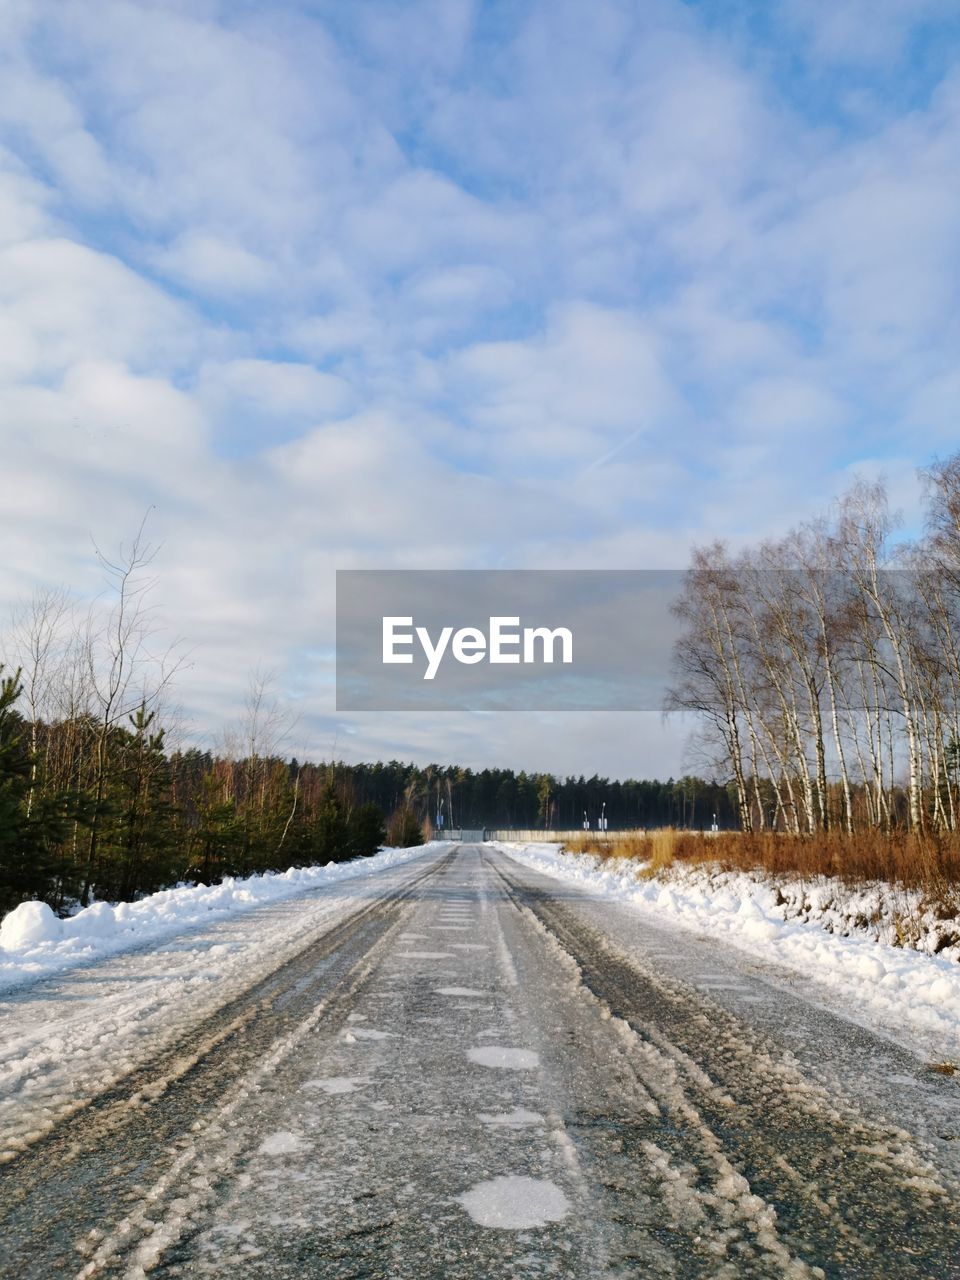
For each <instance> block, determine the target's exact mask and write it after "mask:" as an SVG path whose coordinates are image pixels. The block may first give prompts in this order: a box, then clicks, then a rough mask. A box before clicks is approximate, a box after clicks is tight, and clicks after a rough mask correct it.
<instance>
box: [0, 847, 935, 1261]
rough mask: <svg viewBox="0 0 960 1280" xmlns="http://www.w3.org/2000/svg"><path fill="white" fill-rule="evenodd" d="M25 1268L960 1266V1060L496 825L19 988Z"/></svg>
mask: <svg viewBox="0 0 960 1280" xmlns="http://www.w3.org/2000/svg"><path fill="white" fill-rule="evenodd" d="M0 1045H2V1049H0V1055H2V1056H0V1149H3V1150H5V1151H6V1152H7V1156H8V1158H7V1163H6V1164H4V1165H0V1274H2V1275H3V1276H4V1277H7V1276H9V1277H18V1278H20V1277H23V1278H24V1280H29V1278H30V1277H43V1278H44V1280H47V1278H48V1277H53V1276H57V1277H59V1276H98V1275H123V1276H130V1277H135V1276H142V1275H144V1274H155V1275H160V1276H191V1277H192V1276H203V1275H210V1276H231V1277H233V1276H240V1277H247V1276H249V1277H254V1276H291V1277H294V1276H297V1277H299V1276H317V1277H347V1276H382V1277H404V1276H418V1277H427V1276H437V1277H440V1276H447V1277H460V1276H462V1277H488V1276H501V1275H502V1276H549V1275H557V1276H575V1277H581V1276H583V1277H586V1276H637V1275H642V1276H675V1277H693V1276H704V1277H706V1276H710V1277H729V1278H730V1280H734V1278H737V1277H754V1276H756V1277H761V1276H763V1277H775V1276H783V1275H787V1276H797V1277H802V1276H816V1275H827V1276H831V1277H834V1276H850V1277H853V1276H856V1277H884V1278H890V1280H896V1278H898V1277H904V1278H911V1277H916V1278H917V1280H920V1278H921V1277H922V1278H924V1280H934V1278H936V1277H957V1276H960V1221H958V1215H960V1151H958V1148H960V1090H958V1086H957V1084H956V1082H955V1080H953V1079H951V1078H948V1077H945V1076H940V1075H937V1074H935V1073H931V1072H930V1071H929V1070H927V1069H926V1064H925V1062H924V1060H923V1059H922V1058H919V1057H914V1056H913V1055H912V1054H911V1053H910V1052H909V1050H908V1049H906V1048H904V1047H902V1046H898V1045H896V1044H895V1043H893V1042H892V1041H888V1040H886V1039H881V1038H879V1037H878V1036H877V1035H875V1034H874V1033H872V1032H870V1031H868V1030H866V1029H865V1028H863V1027H860V1026H857V1025H855V1024H853V1023H850V1022H847V1021H845V1020H844V1019H843V1018H841V1017H839V1016H837V1015H836V1014H835V1013H831V1012H828V1011H827V1010H824V1009H821V1008H819V1007H818V1006H817V1005H816V1004H814V1003H811V1001H810V998H809V993H808V992H806V991H804V990H803V989H802V988H798V986H797V985H796V984H795V983H794V984H793V985H791V983H790V980H789V977H788V976H786V977H785V976H784V974H782V973H778V972H774V971H772V970H767V969H765V968H764V966H763V965H762V964H761V963H759V962H758V961H756V960H755V959H754V958H751V957H749V956H744V955H743V954H741V953H738V952H736V951H734V950H733V949H731V948H729V947H727V946H725V944H724V943H722V942H718V941H716V940H711V939H709V938H706V937H700V936H698V935H696V934H695V933H691V932H689V931H684V930H682V929H677V928H675V927H669V926H666V925H664V926H663V927H661V926H660V925H656V926H654V925H653V924H652V923H651V922H650V920H649V919H648V918H644V919H640V918H638V916H637V915H636V914H635V913H631V912H630V911H629V910H627V909H626V908H625V907H622V906H618V905H616V904H612V903H609V902H604V901H602V900H599V899H597V898H596V896H591V895H590V894H587V893H584V892H583V891H582V890H581V889H579V888H578V887H577V886H574V885H566V884H562V883H558V881H557V880H556V879H550V878H547V877H546V876H544V875H542V874H540V873H538V872H537V871H536V870H534V869H531V868H530V867H527V866H524V865H521V864H520V863H518V862H517V861H515V860H513V859H511V858H509V857H507V856H505V855H504V854H503V853H502V852H498V851H496V850H493V849H491V848H489V847H477V846H467V847H462V848H460V849H457V850H447V849H443V848H438V847H436V846H434V847H433V848H431V849H429V850H428V851H427V852H425V853H424V854H423V855H422V856H421V857H417V858H415V859H413V860H411V861H409V862H407V863H405V864H402V865H397V866H393V867H390V868H387V869H385V870H384V871H383V872H381V873H378V874H377V875H376V876H370V877H367V878H364V879H358V880H356V881H350V882H347V883H344V884H339V885H334V886H330V887H329V888H328V889H323V890H319V891H314V892H312V893H310V894H307V895H305V896H304V897H302V898H298V899H293V900H290V901H287V902H284V903H280V904H275V905H272V906H269V907H265V908H262V909H258V910H254V911H251V912H249V913H247V914H245V915H243V916H240V917H237V918H235V919H230V920H228V921H225V922H221V923H219V924H216V925H214V926H212V927H206V928H204V929H200V930H193V931H191V932H189V933H186V934H183V935H181V936H180V937H178V938H176V939H168V940H166V941H164V942H163V943H162V944H160V945H157V946H155V947H153V948H151V949H149V950H142V951H139V952H136V953H132V954H128V955H124V956H118V957H114V958H113V959H111V960H107V961H104V962H102V963H98V964H95V965H90V966H88V967H85V968H83V969H79V970H72V971H70V972H68V973H66V974H62V975H59V976H56V977H50V978H45V979H43V980H42V981H40V982H37V983H35V984H34V985H33V986H31V987H28V988H26V989H24V990H20V991H11V992H9V993H8V994H7V995H6V997H5V998H4V996H3V993H2V992H0Z"/></svg>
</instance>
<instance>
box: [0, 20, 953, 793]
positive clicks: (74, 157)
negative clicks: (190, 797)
mask: <svg viewBox="0 0 960 1280" xmlns="http://www.w3.org/2000/svg"><path fill="white" fill-rule="evenodd" d="M958 44H960V13H958V10H957V7H956V4H955V3H953V2H949V0H929V2H928V0H872V2H870V3H868V2H867V0H847V2H845V3H842V2H841V3H837V2H834V3H826V2H825V0H824V2H821V0H784V2H783V3H781V4H777V5H768V4H762V3H756V4H748V3H732V2H728V3H702V4H693V3H691V4H680V3H673V2H671V3H665V2H660V0H645V2H644V3H639V2H636V0H635V2H632V3H627V2H626V0H623V2H620V3H609V2H606V0H591V3H590V4H585V3H582V0H578V2H576V3H572V2H565V0H549V2H547V3H532V2H529V3H517V2H512V3H509V4H508V3H468V2H466V0H435V2H423V3H417V2H413V0H409V2H400V0H396V2H393V3H382V2H377V0H370V2H365V3H356V4H344V3H340V2H338V3H334V2H332V0H331V2H330V3H308V4H293V3H283V2H275V3H271V4H269V5H267V4H263V3H236V0H234V2H232V3H229V4H226V3H223V4H218V3H213V2H212V0H190V3H178V2H177V0H164V2H163V3H157V4H152V3H149V2H148V0H136V3H121V2H116V3H114V2H112V0H85V2H84V3H71V0H56V2H55V3H43V2H40V0H33V2H30V0H6V2H5V3H0V62H2V65H0V423H2V426H0V431H2V433H3V445H4V455H3V456H4V465H3V467H2V469H0V503H2V508H0V510H2V515H0V539H2V544H3V546H2V552H3V553H2V556H0V596H2V601H3V602H10V601H12V600H14V599H16V598H18V597H20V596H22V595H23V594H25V593H26V592H29V590H30V589H31V588H32V587H33V585H34V584H35V583H38V582H56V581H66V582H68V583H70V584H71V585H72V586H73V587H74V588H75V589H76V590H77V591H78V592H79V593H80V594H84V593H87V592H90V591H93V590H95V589H96V586H97V578H96V569H95V567H94V566H92V565H91V563H90V557H89V545H90V538H91V536H93V537H95V538H96V540H97V541H98V543H100V544H101V545H103V546H106V547H110V546H114V545H116V543H118V542H119V541H120V540H121V539H122V538H124V537H129V535H130V532H131V531H132V530H133V529H134V528H135V527H136V526H137V524H138V523H139V519H140V517H141V516H142V513H143V511H144V509H145V508H146V506H147V505H148V504H154V506H155V508H156V510H155V512H154V513H153V514H152V515H151V530H152V532H153V535H154V537H155V538H156V539H157V540H158V541H160V542H162V544H163V547H162V551H161V553H160V556H159V558H158V561H157V569H158V573H159V583H158V587H157V602H158V606H159V609H160V612H161V614H162V616H164V617H165V618H166V619H167V620H168V622H169V626H170V628H171V630H172V631H175V632H176V633H177V634H182V635H184V636H186V637H187V638H188V639H189V641H190V643H191V646H192V648H193V665H192V667H191V669H190V671H188V672H186V673H184V676H183V678H182V680H181V698H182V701H183V704H184V708H185V711H186V714H187V719H188V721H189V722H190V723H191V724H192V725H193V728H194V730H195V731H196V732H201V730H202V729H203V727H205V726H210V727H211V728H210V732H211V733H212V732H214V731H215V730H216V728H217V727H218V726H219V725H221V724H222V723H227V722H229V720H230V718H231V716H233V715H235V714H236V710H237V706H238V704H239V702H240V700H241V699H242V696H243V689H244V686H245V684H246V680H247V675H248V673H249V671H250V669H251V668H253V667H254V666H256V665H257V664H258V663H260V664H261V665H262V666H264V667H267V668H273V669H275V670H276V671H277V673H278V676H277V683H278V687H279V688H280V689H281V690H282V689H284V688H286V689H288V690H291V691H293V690H295V691H296V692H297V694H298V697H299V698H300V699H301V703H302V710H303V716H302V720H301V728H300V729H299V730H298V732H299V734H300V736H301V738H302V741H299V742H298V743H297V744H296V746H297V749H298V751H299V752H300V753H301V754H302V753H303V752H304V751H311V752H313V753H314V754H324V753H328V752H329V750H330V748H331V745H332V743H333V742H334V741H335V742H336V744H337V750H338V751H339V752H341V753H342V754H343V755H345V756H347V757H348V758H354V759H356V758H363V757H367V756H371V755H381V754H402V755H411V754H412V755H416V756H417V757H419V758H441V757H454V756H455V757H457V758H460V759H463V760H465V761H467V762H469V763H474V764H483V763H491V762H494V761H497V760H499V761H502V762H504V763H511V764H515V765H521V764H525V765H527V766H528V767H533V768H540V767H542V768H550V769H554V770H556V771H560V772H566V771H568V770H570V771H574V772H579V771H580V770H581V769H584V770H586V771H587V772H592V771H593V769H594V768H597V769H600V770H601V771H607V772H616V773H649V772H661V773H662V772H665V771H669V770H673V771H676V770H677V769H678V768H679V767H680V765H681V745H680V739H679V736H678V734H677V732H676V731H671V730H667V731H664V730H663V729H662V728H661V727H660V725H659V722H656V723H649V724H648V723H641V722H640V721H639V720H638V718H637V717H626V716H624V717H611V716H604V717H594V718H593V719H590V718H586V717H574V716H570V717H565V718H564V717H561V718H555V719H554V720H551V721H550V722H549V723H546V722H535V721H521V719H520V718H519V717H513V718H511V717H476V718H472V719H468V720H464V719H462V718H451V717H440V718H437V717H436V716H426V715H425V716H423V717H419V718H418V717H413V718H411V717H406V718H403V717H397V716H394V717H383V718H382V719H381V720H379V721H377V720H375V719H374V718H372V717H370V716H363V717H354V718H353V719H351V720H347V719H345V718H339V719H338V718H337V717H336V716H335V715H334V714H333V711H332V706H333V703H332V695H331V691H330V669H329V663H328V661H327V658H326V657H325V656H324V655H328V654H329V645H330V642H331V640H332V606H333V573H334V570H335V569H336V568H337V567H341V568H346V567H363V566H370V567H392V566H393V567H417V568H421V567H422V568H430V567H474V566H476V567H485V566H503V567H602V568H644V567H654V566H659V567H676V566H682V565H683V564H684V563H685V562H686V558H687V554H688V551H689V547H690V546H691V544H692V543H694V542H697V541H704V540H708V539H713V538H717V537H720V538H726V539H728V540H729V541H730V542H731V543H732V544H733V545H738V544H740V543H742V542H744V541H749V540H753V539H756V538H759V537H763V536H767V535H772V534H777V533H779V532H783V531H785V529H786V528H787V527H788V526H789V525H790V524H791V523H794V522H796V521H799V520H802V519H804V518H805V517H807V516H809V515H811V514H813V513H815V512H818V511H820V510H821V509H822V508H823V507H824V506H825V505H826V504H827V503H828V502H829V500H830V498H831V497H832V496H833V495H834V494H836V493H837V492H839V491H840V490H841V489H842V488H843V487H844V486H845V484H847V483H848V482H849V480H850V478H851V477H852V476H853V475H854V474H857V473H864V474H867V475H871V476H872V475H875V474H877V473H885V474H886V475H887V476H888V478H889V482H890V487H891V491H892V496H893V499H894V503H895V505H898V506H900V507H902V508H903V509H904V513H905V518H906V521H907V524H908V525H910V524H911V523H915V522H916V520H917V512H918V495H919V489H918V485H917V482H916V476H915V472H916V468H917V466H919V465H922V464H924V463H926V462H928V461H930V460H931V459H932V458H933V457H934V456H935V455H937V454H941V455H942V454H944V453H947V452H950V451H952V450H953V449H954V448H955V446H956V444H957V443H958V432H957V405H958V400H960V371H958V368H957V356H956V353H957V351H958V350H960V333H958V328H960V323H958V314H960V311H958V308H957V305H956V299H957V276H958V246H960V236H958V229H960V217H958V215H960V67H958V59H957V50H958Z"/></svg>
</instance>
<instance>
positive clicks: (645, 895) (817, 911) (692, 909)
mask: <svg viewBox="0 0 960 1280" xmlns="http://www.w3.org/2000/svg"><path fill="white" fill-rule="evenodd" d="M497 847H498V848H500V849H501V850H502V851H503V852H504V853H506V854H508V855H509V856H510V857H511V858H515V859H516V860H517V861H518V862H521V863H523V864H524V865H526V866H528V867H531V868H533V869H534V870H536V871H541V872H543V873H544V874H546V875H549V876H554V877H556V878H558V879H561V880H565V881H572V882H574V883H576V884H578V885H580V886H582V887H583V888H585V889H588V890H590V891H592V892H594V893H597V894H600V895H602V896H603V897H605V898H610V899H614V900H616V901H620V902H624V903H627V904H628V905H629V906H631V907H632V908H634V909H636V910H640V911H644V912H647V913H649V914H651V915H653V916H655V917H657V918H659V919H660V920H661V921H662V922H663V923H665V924H678V925H681V926H683V927H684V928H687V929H694V930H696V931H697V932H698V933H701V934H708V935H710V936H711V937H715V938H721V939H723V941H725V942H728V943H731V944H733V945H734V946H736V947H739V948H741V949H742V950H744V951H748V952H750V953H752V954H753V955H755V956H758V957H760V958H761V959H764V960H768V961H774V962H776V963H777V964H779V965H782V966H785V967H787V968H790V969H794V970H796V971H797V972H798V973H801V974H803V975H805V976H807V977H809V978H811V979H815V980H816V981H817V982H818V983H821V984H822V985H823V986H825V987H827V988H830V989H832V990H833V992H835V994H836V995H837V996H838V997H840V1000H841V1003H842V1007H843V1008H844V1009H845V1010H846V1011H848V1012H852V1011H854V1010H855V1009H856V1006H858V1005H859V1006H860V1008H862V1010H863V1011H864V1013H865V1015H866V1016H867V1017H868V1018H869V1020H870V1021H871V1022H874V1023H877V1024H879V1025H881V1026H883V1027H885V1028H886V1029H887V1030H892V1031H895V1032H897V1033H898V1034H899V1035H900V1037H904V1036H906V1037H909V1035H910V1033H911V1030H913V1031H919V1032H925V1033H928V1034H930V1035H932V1036H933V1037H934V1038H935V1039H936V1040H937V1041H938V1042H939V1041H940V1040H944V1039H945V1040H947V1041H948V1042H949V1043H950V1045H951V1046H952V1049H953V1051H955V1052H956V1051H960V964H958V963H957V959H958V956H957V954H956V948H947V949H944V950H942V951H941V952H940V954H937V955H931V954H924V953H923V952H921V951H917V950H913V949H911V948H909V947H898V946H893V945H891V943H890V941H889V940H884V937H883V935H884V931H885V925H884V915H883V908H882V895H881V894H879V893H878V892H877V891H876V890H865V891H864V892H863V894H861V895H860V896H859V897H857V896H856V895H855V896H854V897H853V898H852V899H851V900H850V901H845V902H843V903H841V901H840V900H839V899H838V898H837V896H836V892H835V890H834V891H833V892H830V891H828V889H827V888H826V887H824V886H822V885H821V886H819V887H818V886H812V887H811V886H810V885H809V884H808V885H806V886H802V885H800V884H799V882H796V883H794V882H784V883H779V882H778V883H774V882H772V881H770V880H769V879H764V878H763V877H761V876H752V875H748V874H746V873H743V872H725V871H719V870H711V869H708V868H705V867H692V868H679V869H673V870H671V871H670V872H668V873H661V874H660V875H659V876H654V877H653V878H651V879H641V878H638V874H637V873H638V871H639V869H640V868H639V867H638V865H637V863H635V862H629V861H627V860H625V859H618V860H611V861H607V862H602V861H601V860H600V859H598V858H595V857H592V856H591V855H589V854H573V853H562V852H561V851H560V847H559V846H558V845H556V844H535V845H517V844H499V845H498V846H497ZM794 889H795V890H796V892H793V890H794ZM891 893H892V891H891ZM851 901H852V902H853V903H854V906H853V908H851V905H850V902H851ZM798 903H799V904H801V906H802V907H803V909H804V912H805V916H804V918H798V917H797V912H798V910H799V908H798ZM851 911H853V912H854V914H855V916H856V917H857V918H860V917H861V916H862V918H864V919H865V920H866V919H867V918H868V917H872V918H873V920H874V923H873V926H872V927H873V931H874V936H871V935H870V933H869V932H868V931H867V930H866V929H856V928H851V927H850V919H851ZM864 913H865V914H864ZM791 916H793V918H790V917H791ZM844 935H845V936H844Z"/></svg>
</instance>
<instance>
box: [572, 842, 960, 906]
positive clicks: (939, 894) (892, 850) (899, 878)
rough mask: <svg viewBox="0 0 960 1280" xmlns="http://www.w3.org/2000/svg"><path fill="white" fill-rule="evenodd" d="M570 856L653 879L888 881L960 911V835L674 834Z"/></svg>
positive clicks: (582, 846) (580, 848)
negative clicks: (667, 875) (663, 875)
mask: <svg viewBox="0 0 960 1280" xmlns="http://www.w3.org/2000/svg"><path fill="white" fill-rule="evenodd" d="M566 847H567V849H568V850H569V851H570V852H574V853H593V854H596V855H597V856H599V857H601V858H632V859H636V860H637V861H640V862H644V863H646V864H647V868H646V869H647V871H648V873H649V874H654V873H656V872H657V871H661V870H663V869H665V868H666V867H669V866H671V865H673V864H674V863H686V864H695V863H712V864H714V865H716V866H719V867H720V868H721V869H722V870H725V871H766V872H770V873H771V874H773V875H784V876H786V875H792V876H798V877H800V878H801V879H812V878H814V877H816V876H829V877H832V878H834V879H836V880H838V881H840V882H842V883H843V884H846V885H851V886H852V885H862V884H866V883H872V882H875V881H886V882H887V883H889V884H893V885H896V886H899V887H901V888H905V889H916V890H919V891H920V892H921V893H922V894H923V896H924V898H925V899H926V900H927V901H928V902H930V903H932V904H934V905H941V906H942V907H943V909H944V910H945V911H950V912H954V913H955V912H956V911H957V910H958V908H960V833H943V834H936V835H922V836H921V835H918V834H916V833H913V832H906V831H894V832H890V833H883V832H877V831H861V832H854V833H853V834H852V835H847V834H846V833H845V832H842V831H824V832H818V833H817V834H815V835H809V836H792V835H786V834H784V833H782V832H774V831H759V832H739V831H722V832H719V833H715V834H707V833H703V832H695V831H677V830H675V829H673V828H669V827H668V828H663V829H662V830H656V831H647V832H642V833H639V834H637V833H629V834H626V835H624V836H622V837H621V836H618V835H617V834H616V833H611V834H610V835H609V836H606V837H604V836H600V835H593V834H586V833H585V834H584V836H583V838H582V839H579V840H576V841H571V842H570V843H569V844H568V845H567V846H566Z"/></svg>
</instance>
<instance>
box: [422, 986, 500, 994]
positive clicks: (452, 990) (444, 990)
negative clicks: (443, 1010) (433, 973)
mask: <svg viewBox="0 0 960 1280" xmlns="http://www.w3.org/2000/svg"><path fill="white" fill-rule="evenodd" d="M435 991H436V993H437V995H438V996H489V995H490V994H491V993H490V992H489V991H478V990H477V988H476V987H436V988H435Z"/></svg>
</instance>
